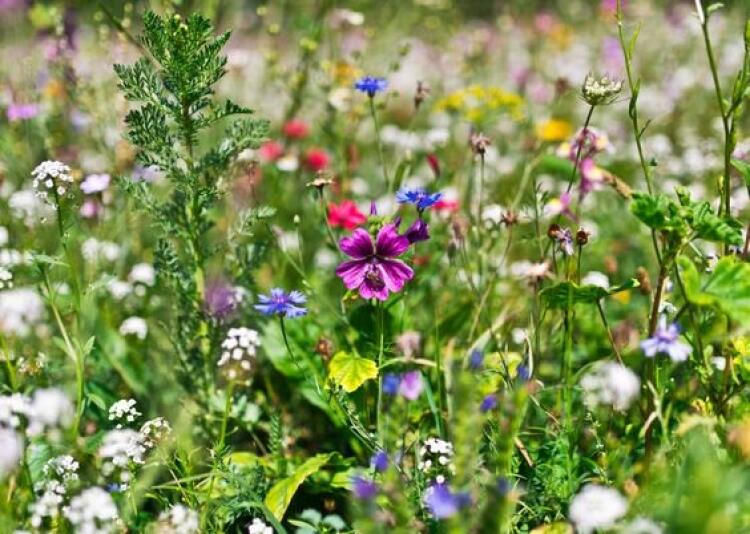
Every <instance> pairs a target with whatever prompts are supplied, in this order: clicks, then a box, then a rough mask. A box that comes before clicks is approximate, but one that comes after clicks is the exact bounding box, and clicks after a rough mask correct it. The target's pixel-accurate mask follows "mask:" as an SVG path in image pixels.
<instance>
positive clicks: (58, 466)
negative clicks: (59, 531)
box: [29, 455, 79, 529]
mask: <svg viewBox="0 0 750 534" xmlns="http://www.w3.org/2000/svg"><path fill="white" fill-rule="evenodd" d="M78 468H79V464H78V462H77V461H76V460H75V459H74V458H73V457H72V456H69V455H64V456H57V457H55V458H52V459H51V460H49V461H48V462H47V463H46V464H44V467H43V468H42V474H43V477H44V478H43V480H42V481H41V482H39V483H37V485H36V491H37V492H39V493H40V495H39V497H38V498H37V500H36V501H34V502H33V503H32V504H31V506H30V507H29V511H30V512H31V526H33V527H34V528H35V529H40V528H41V527H42V526H43V525H44V523H45V519H49V520H50V522H52V521H53V520H54V519H55V518H56V517H58V516H59V515H60V512H61V508H62V506H63V504H64V503H65V500H66V497H67V495H68V492H69V490H70V488H71V486H73V485H74V484H75V483H77V482H78ZM48 526H51V525H48Z"/></svg>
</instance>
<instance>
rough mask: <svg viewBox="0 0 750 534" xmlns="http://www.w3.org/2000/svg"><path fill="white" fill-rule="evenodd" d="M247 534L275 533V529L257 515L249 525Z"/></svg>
mask: <svg viewBox="0 0 750 534" xmlns="http://www.w3.org/2000/svg"><path fill="white" fill-rule="evenodd" d="M247 534H273V529H272V528H271V527H269V526H268V525H267V524H266V523H265V521H263V520H262V519H258V518H257V517H256V518H255V519H253V522H252V523H250V525H249V526H248V527H247Z"/></svg>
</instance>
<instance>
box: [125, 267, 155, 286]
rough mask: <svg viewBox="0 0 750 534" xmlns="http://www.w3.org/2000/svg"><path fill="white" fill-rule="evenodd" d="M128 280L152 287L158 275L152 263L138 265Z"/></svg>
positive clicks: (132, 270)
mask: <svg viewBox="0 0 750 534" xmlns="http://www.w3.org/2000/svg"><path fill="white" fill-rule="evenodd" d="M128 280H129V281H130V282H132V283H134V284H135V283H139V284H143V285H145V286H149V287H151V286H153V285H154V283H155V282H156V273H155V272H154V268H153V267H152V266H151V264H150V263H136V264H135V265H133V268H132V269H131V270H130V274H129V275H128Z"/></svg>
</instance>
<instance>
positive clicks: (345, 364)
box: [329, 352, 378, 393]
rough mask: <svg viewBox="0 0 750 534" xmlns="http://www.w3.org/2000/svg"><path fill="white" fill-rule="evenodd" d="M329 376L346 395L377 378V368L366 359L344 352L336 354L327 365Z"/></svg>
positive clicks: (372, 362)
mask: <svg viewBox="0 0 750 534" xmlns="http://www.w3.org/2000/svg"><path fill="white" fill-rule="evenodd" d="M329 376H330V377H331V379H332V380H333V382H334V383H335V384H336V385H339V386H341V387H342V388H344V390H345V391H346V392H348V393H351V392H353V391H356V390H357V389H358V388H359V387H360V386H361V385H362V384H364V383H365V382H367V381H368V380H372V379H373V378H375V377H377V376H378V366H377V365H376V364H375V362H374V361H372V360H370V359H368V358H362V357H360V356H355V355H354V354H349V353H346V352H339V353H337V354H336V355H335V356H334V357H333V359H332V360H331V363H330V364H329Z"/></svg>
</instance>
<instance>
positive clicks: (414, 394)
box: [398, 371, 424, 401]
mask: <svg viewBox="0 0 750 534" xmlns="http://www.w3.org/2000/svg"><path fill="white" fill-rule="evenodd" d="M423 388H424V385H423V384H422V373H420V372H419V371H409V372H408V373H404V374H403V375H402V376H401V383H400V384H399V386H398V393H399V395H401V396H402V397H404V398H405V399H407V400H411V401H413V400H417V399H418V398H419V396H420V395H421V394H422V389H423Z"/></svg>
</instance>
